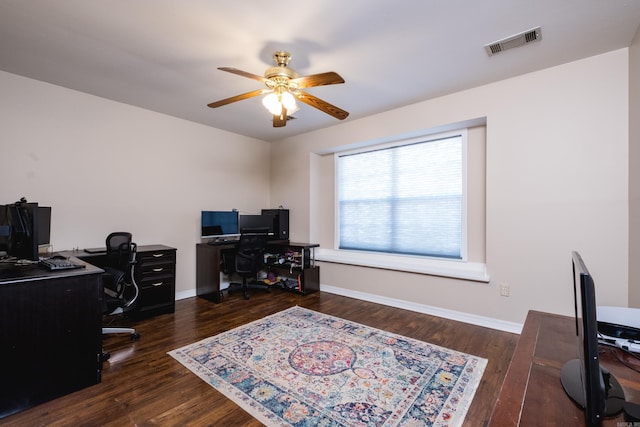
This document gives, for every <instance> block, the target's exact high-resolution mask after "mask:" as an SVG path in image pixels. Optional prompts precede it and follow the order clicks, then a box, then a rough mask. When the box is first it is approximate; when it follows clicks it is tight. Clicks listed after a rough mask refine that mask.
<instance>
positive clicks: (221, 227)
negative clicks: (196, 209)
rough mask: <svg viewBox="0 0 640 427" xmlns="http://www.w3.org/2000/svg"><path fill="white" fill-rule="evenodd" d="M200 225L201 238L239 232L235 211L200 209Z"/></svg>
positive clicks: (230, 234) (233, 234)
mask: <svg viewBox="0 0 640 427" xmlns="http://www.w3.org/2000/svg"><path fill="white" fill-rule="evenodd" d="M200 225H201V227H200V237H202V238H211V237H220V236H236V235H238V234H240V231H239V228H238V212H237V211H202V212H201V215H200Z"/></svg>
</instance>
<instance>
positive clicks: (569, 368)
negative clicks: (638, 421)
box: [560, 252, 625, 426]
mask: <svg viewBox="0 0 640 427" xmlns="http://www.w3.org/2000/svg"><path fill="white" fill-rule="evenodd" d="M572 266H573V271H572V272H573V294H574V309H575V324H576V337H577V343H578V354H579V358H578V359H573V360H570V361H568V362H567V363H566V364H565V365H564V366H563V367H562V370H561V371H560V380H561V382H562V387H563V388H564V390H565V392H566V393H567V395H569V397H570V398H571V399H573V401H575V402H576V403H577V404H578V405H579V406H581V407H582V408H584V414H585V420H586V425H588V426H597V425H600V424H601V423H602V420H603V419H604V418H605V417H608V416H613V415H615V414H617V413H619V412H620V411H622V409H623V406H624V402H625V397H624V391H623V390H622V387H621V386H620V383H619V382H618V381H617V380H616V379H615V377H614V376H613V375H611V374H610V373H609V372H608V371H607V370H606V369H604V368H602V367H601V366H600V356H599V353H598V322H597V318H596V295H595V284H594V280H593V277H592V276H591V274H589V271H588V270H587V267H586V266H585V264H584V261H583V260H582V257H581V256H580V254H579V253H578V252H573V253H572Z"/></svg>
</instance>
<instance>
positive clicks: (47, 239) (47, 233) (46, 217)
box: [37, 206, 51, 245]
mask: <svg viewBox="0 0 640 427" xmlns="http://www.w3.org/2000/svg"><path fill="white" fill-rule="evenodd" d="M37 227H38V245H48V244H49V243H51V207H50V206H38V225H37Z"/></svg>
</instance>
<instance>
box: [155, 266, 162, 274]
mask: <svg viewBox="0 0 640 427" xmlns="http://www.w3.org/2000/svg"><path fill="white" fill-rule="evenodd" d="M162 270H164V268H162V267H160V268H154V269H153V271H154V272H156V273H159V272H161V271H162Z"/></svg>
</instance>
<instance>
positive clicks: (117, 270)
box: [105, 231, 139, 309]
mask: <svg viewBox="0 0 640 427" xmlns="http://www.w3.org/2000/svg"><path fill="white" fill-rule="evenodd" d="M132 238H133V236H132V235H131V233H129V232H126V231H117V232H114V233H111V234H109V235H108V236H107V239H106V247H107V265H106V266H105V267H107V268H105V271H106V272H107V274H110V275H111V276H112V277H113V279H114V280H115V283H113V285H114V288H115V289H113V290H114V291H115V292H116V294H115V297H116V298H118V299H120V300H121V303H120V304H119V306H120V307H124V308H125V309H126V308H130V307H132V306H133V304H134V303H135V302H136V300H137V299H138V295H139V288H138V284H137V283H136V280H135V270H134V269H135V264H136V256H137V245H136V244H135V243H133V241H132ZM106 291H107V286H106V285H105V292H106Z"/></svg>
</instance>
